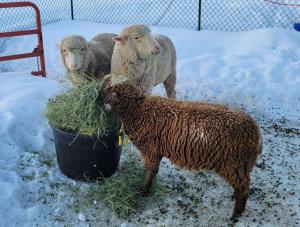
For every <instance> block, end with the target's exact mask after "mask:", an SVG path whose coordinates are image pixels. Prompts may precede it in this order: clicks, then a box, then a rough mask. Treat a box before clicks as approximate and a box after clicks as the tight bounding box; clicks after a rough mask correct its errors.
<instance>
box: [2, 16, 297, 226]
mask: <svg viewBox="0 0 300 227" xmlns="http://www.w3.org/2000/svg"><path fill="white" fill-rule="evenodd" d="M123 27H124V26H123V25H104V24H97V23H89V22H82V21H62V22H59V23H54V24H49V25H46V26H43V33H44V46H45V58H46V68H47V73H48V75H47V77H46V78H38V77H33V76H31V75H30V72H31V71H32V70H35V69H36V61H35V59H24V60H18V61H10V62H0V138H1V140H0V226H1V227H2V226H33V225H42V226H43V225H44V226H62V225H71V226H99V225H107V226H109V225H119V226H120V225H122V226H136V225H166V226H172V225H183V226H224V225H227V224H229V223H230V222H229V221H228V218H229V217H230V215H231V212H232V209H233V201H232V200H231V199H230V197H231V194H232V192H233V190H232V188H231V187H229V185H228V184H226V183H225V182H224V180H223V179H221V178H220V177H218V176H217V175H216V174H214V173H211V172H200V173H196V174H195V173H191V172H188V171H182V170H179V169H177V168H176V167H175V166H174V165H172V164H171V163H170V162H169V161H168V160H166V159H163V161H162V164H161V168H160V172H159V174H158V180H159V181H161V182H164V183H165V184H166V185H168V186H169V187H170V188H171V189H172V193H171V194H170V195H168V196H166V198H165V199H164V200H162V201H153V203H149V204H148V205H147V206H146V207H145V208H144V209H143V210H140V211H138V212H137V214H135V215H133V216H131V217H130V218H128V219H119V218H117V217H116V216H115V215H114V214H113V213H112V212H111V211H110V210H109V209H108V208H107V207H106V206H104V205H103V204H102V202H101V201H98V200H97V201H96V200H95V199H93V198H92V199H91V201H90V204H88V205H86V204H85V202H86V201H83V198H84V196H85V195H86V192H87V190H88V189H89V188H90V187H93V184H90V183H89V184H88V183H83V182H76V181H74V180H71V179H68V178H67V177H65V176H64V175H63V174H62V173H61V172H60V171H59V170H58V166H57V163H56V156H55V149H54V145H53V136H52V132H51V129H50V127H49V126H48V123H47V120H46V119H45V117H44V115H43V113H44V109H45V106H46V102H47V99H48V98H49V97H52V96H54V95H56V94H59V93H61V92H63V91H65V90H66V89H68V87H69V86H70V85H69V84H68V82H67V79H66V76H65V73H64V69H63V67H62V64H61V61H60V57H59V51H58V49H57V48H56V47H55V43H58V42H59V41H60V40H61V39H62V38H63V37H64V36H66V35H70V34H81V35H83V36H84V37H86V38H87V39H90V38H92V37H93V36H94V35H95V34H96V33H100V32H116V33H118V32H120V30H121V29H122V28H123ZM152 30H153V32H154V33H162V34H165V35H168V36H170V37H171V38H172V40H173V41H174V43H175V46H176V50H177V53H178V63H177V70H178V81H177V91H178V96H179V97H178V98H179V99H184V100H202V101H209V102H213V103H222V104H225V105H229V106H231V107H234V108H243V109H244V110H245V111H247V112H248V113H249V114H250V115H251V116H253V117H254V118H256V119H257V120H258V122H259V124H260V127H261V129H262V134H263V137H264V149H263V154H262V155H261V157H260V158H259V160H258V163H257V166H256V167H255V168H254V170H253V172H252V182H251V188H252V189H251V193H250V198H249V201H248V203H247V206H246V210H245V213H244V215H243V216H242V217H241V218H240V220H239V222H238V223H235V224H234V225H236V226H274V225H276V226H299V223H300V207H299V201H300V182H299V175H300V165H299V164H300V154H299V148H300V138H299V136H300V123H299V122H300V90H299V88H300V48H299V43H300V33H299V32H296V31H290V30H283V29H261V30H254V31H249V32H235V33H231V32H213V31H201V32H197V31H192V30H188V29H174V28H163V27H152ZM35 42H36V39H35V37H34V36H27V37H17V38H14V39H10V40H9V41H8V43H7V47H6V49H5V52H4V53H1V54H3V55H6V54H12V53H19V52H24V51H28V50H32V48H33V47H34V46H35ZM155 94H158V95H165V91H164V89H163V87H162V86H158V87H157V88H155ZM132 152H134V153H135V152H136V151H134V149H133V148H132V146H131V145H129V146H127V147H125V148H124V151H123V153H122V156H123V158H124V157H125V156H128V155H130V154H131V153H132ZM123 158H122V159H123ZM121 165H122V162H121Z"/></svg>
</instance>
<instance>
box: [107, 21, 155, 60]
mask: <svg viewBox="0 0 300 227" xmlns="http://www.w3.org/2000/svg"><path fill="white" fill-rule="evenodd" d="M113 40H114V41H115V42H116V43H117V45H118V47H119V48H120V49H121V50H122V51H123V53H124V56H126V58H128V60H129V61H131V62H136V61H138V60H146V59H149V58H150V57H151V56H153V55H157V54H159V53H160V52H161V46H160V45H159V43H158V42H157V41H156V40H155V39H154V37H153V36H152V35H151V30H150V28H149V27H148V26H146V25H132V26H129V27H127V28H125V29H124V30H123V31H122V32H121V34H120V35H119V36H117V37H114V38H113Z"/></svg>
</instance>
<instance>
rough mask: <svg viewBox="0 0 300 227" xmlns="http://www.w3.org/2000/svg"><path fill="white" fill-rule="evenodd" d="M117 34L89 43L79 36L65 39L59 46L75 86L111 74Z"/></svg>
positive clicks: (96, 38)
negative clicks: (114, 39)
mask: <svg viewBox="0 0 300 227" xmlns="http://www.w3.org/2000/svg"><path fill="white" fill-rule="evenodd" d="M116 36H117V35H115V34H110V33H103V34H98V35H97V36H95V37H94V38H93V39H92V40H91V41H89V42H87V41H86V39H85V38H83V37H82V36H79V35H71V36H67V37H65V38H64V39H63V40H62V41H61V43H60V44H58V45H57V46H58V47H59V48H60V53H61V59H62V62H63V64H64V67H65V69H66V71H67V75H68V78H69V80H70V81H71V82H72V83H73V84H77V83H81V82H83V81H86V80H89V79H102V78H103V77H104V76H105V75H106V74H108V73H109V72H110V67H111V56H112V52H113V48H114V45H115V43H114V41H113V40H112V38H113V37H116Z"/></svg>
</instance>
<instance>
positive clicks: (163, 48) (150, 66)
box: [111, 25, 176, 99]
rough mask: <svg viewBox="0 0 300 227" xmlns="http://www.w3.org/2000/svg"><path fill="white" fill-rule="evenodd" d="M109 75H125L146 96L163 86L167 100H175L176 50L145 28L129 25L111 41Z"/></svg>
mask: <svg viewBox="0 0 300 227" xmlns="http://www.w3.org/2000/svg"><path fill="white" fill-rule="evenodd" d="M113 40H114V41H116V45H115V47H114V50H113V55H112V62H111V73H112V74H117V75H125V76H127V77H128V78H129V79H130V80H131V81H133V82H135V83H136V84H137V85H138V86H139V87H140V88H141V89H142V90H143V91H145V92H147V94H151V92H152V89H153V87H154V86H156V85H158V84H160V83H163V84H164V87H165V89H166V92H167V96H168V97H170V98H174V99H175V97H176V92H175V84H176V51H175V47H174V45H173V43H172V41H171V39H169V38H168V37H166V36H163V35H156V36H152V35H151V30H150V28H149V27H147V26H145V25H131V26H129V27H126V28H124V29H123V31H122V32H121V34H120V35H119V36H117V37H114V38H113Z"/></svg>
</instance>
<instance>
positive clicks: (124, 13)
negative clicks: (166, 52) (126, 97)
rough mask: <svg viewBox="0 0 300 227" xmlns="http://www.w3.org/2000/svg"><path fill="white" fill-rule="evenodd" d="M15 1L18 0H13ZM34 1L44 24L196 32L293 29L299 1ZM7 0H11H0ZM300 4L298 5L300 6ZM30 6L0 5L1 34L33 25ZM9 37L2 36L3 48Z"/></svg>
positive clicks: (299, 12)
mask: <svg viewBox="0 0 300 227" xmlns="http://www.w3.org/2000/svg"><path fill="white" fill-rule="evenodd" d="M15 1H16V0H15ZM273 1H274V2H272V1H268V0H33V1H31V2H33V3H35V4H37V6H38V7H39V8H40V11H41V16H42V23H43V24H48V23H54V22H58V21H61V20H68V19H74V20H85V21H92V22H99V23H106V24H132V23H143V24H147V25H156V26H166V27H180V28H189V29H198V30H218V31H245V30H252V29H258V28H266V27H282V28H292V26H293V24H294V23H295V22H300V0H273ZM1 2H9V0H0V3H1ZM298 5H299V6H298ZM30 11H32V10H30V9H24V8H23V9H22V8H18V9H0V32H5V31H13V30H21V29H28V28H30V27H33V26H34V25H35V19H34V12H30ZM5 43H6V39H3V38H2V39H1V38H0V51H1V50H3V49H4V47H5Z"/></svg>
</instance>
